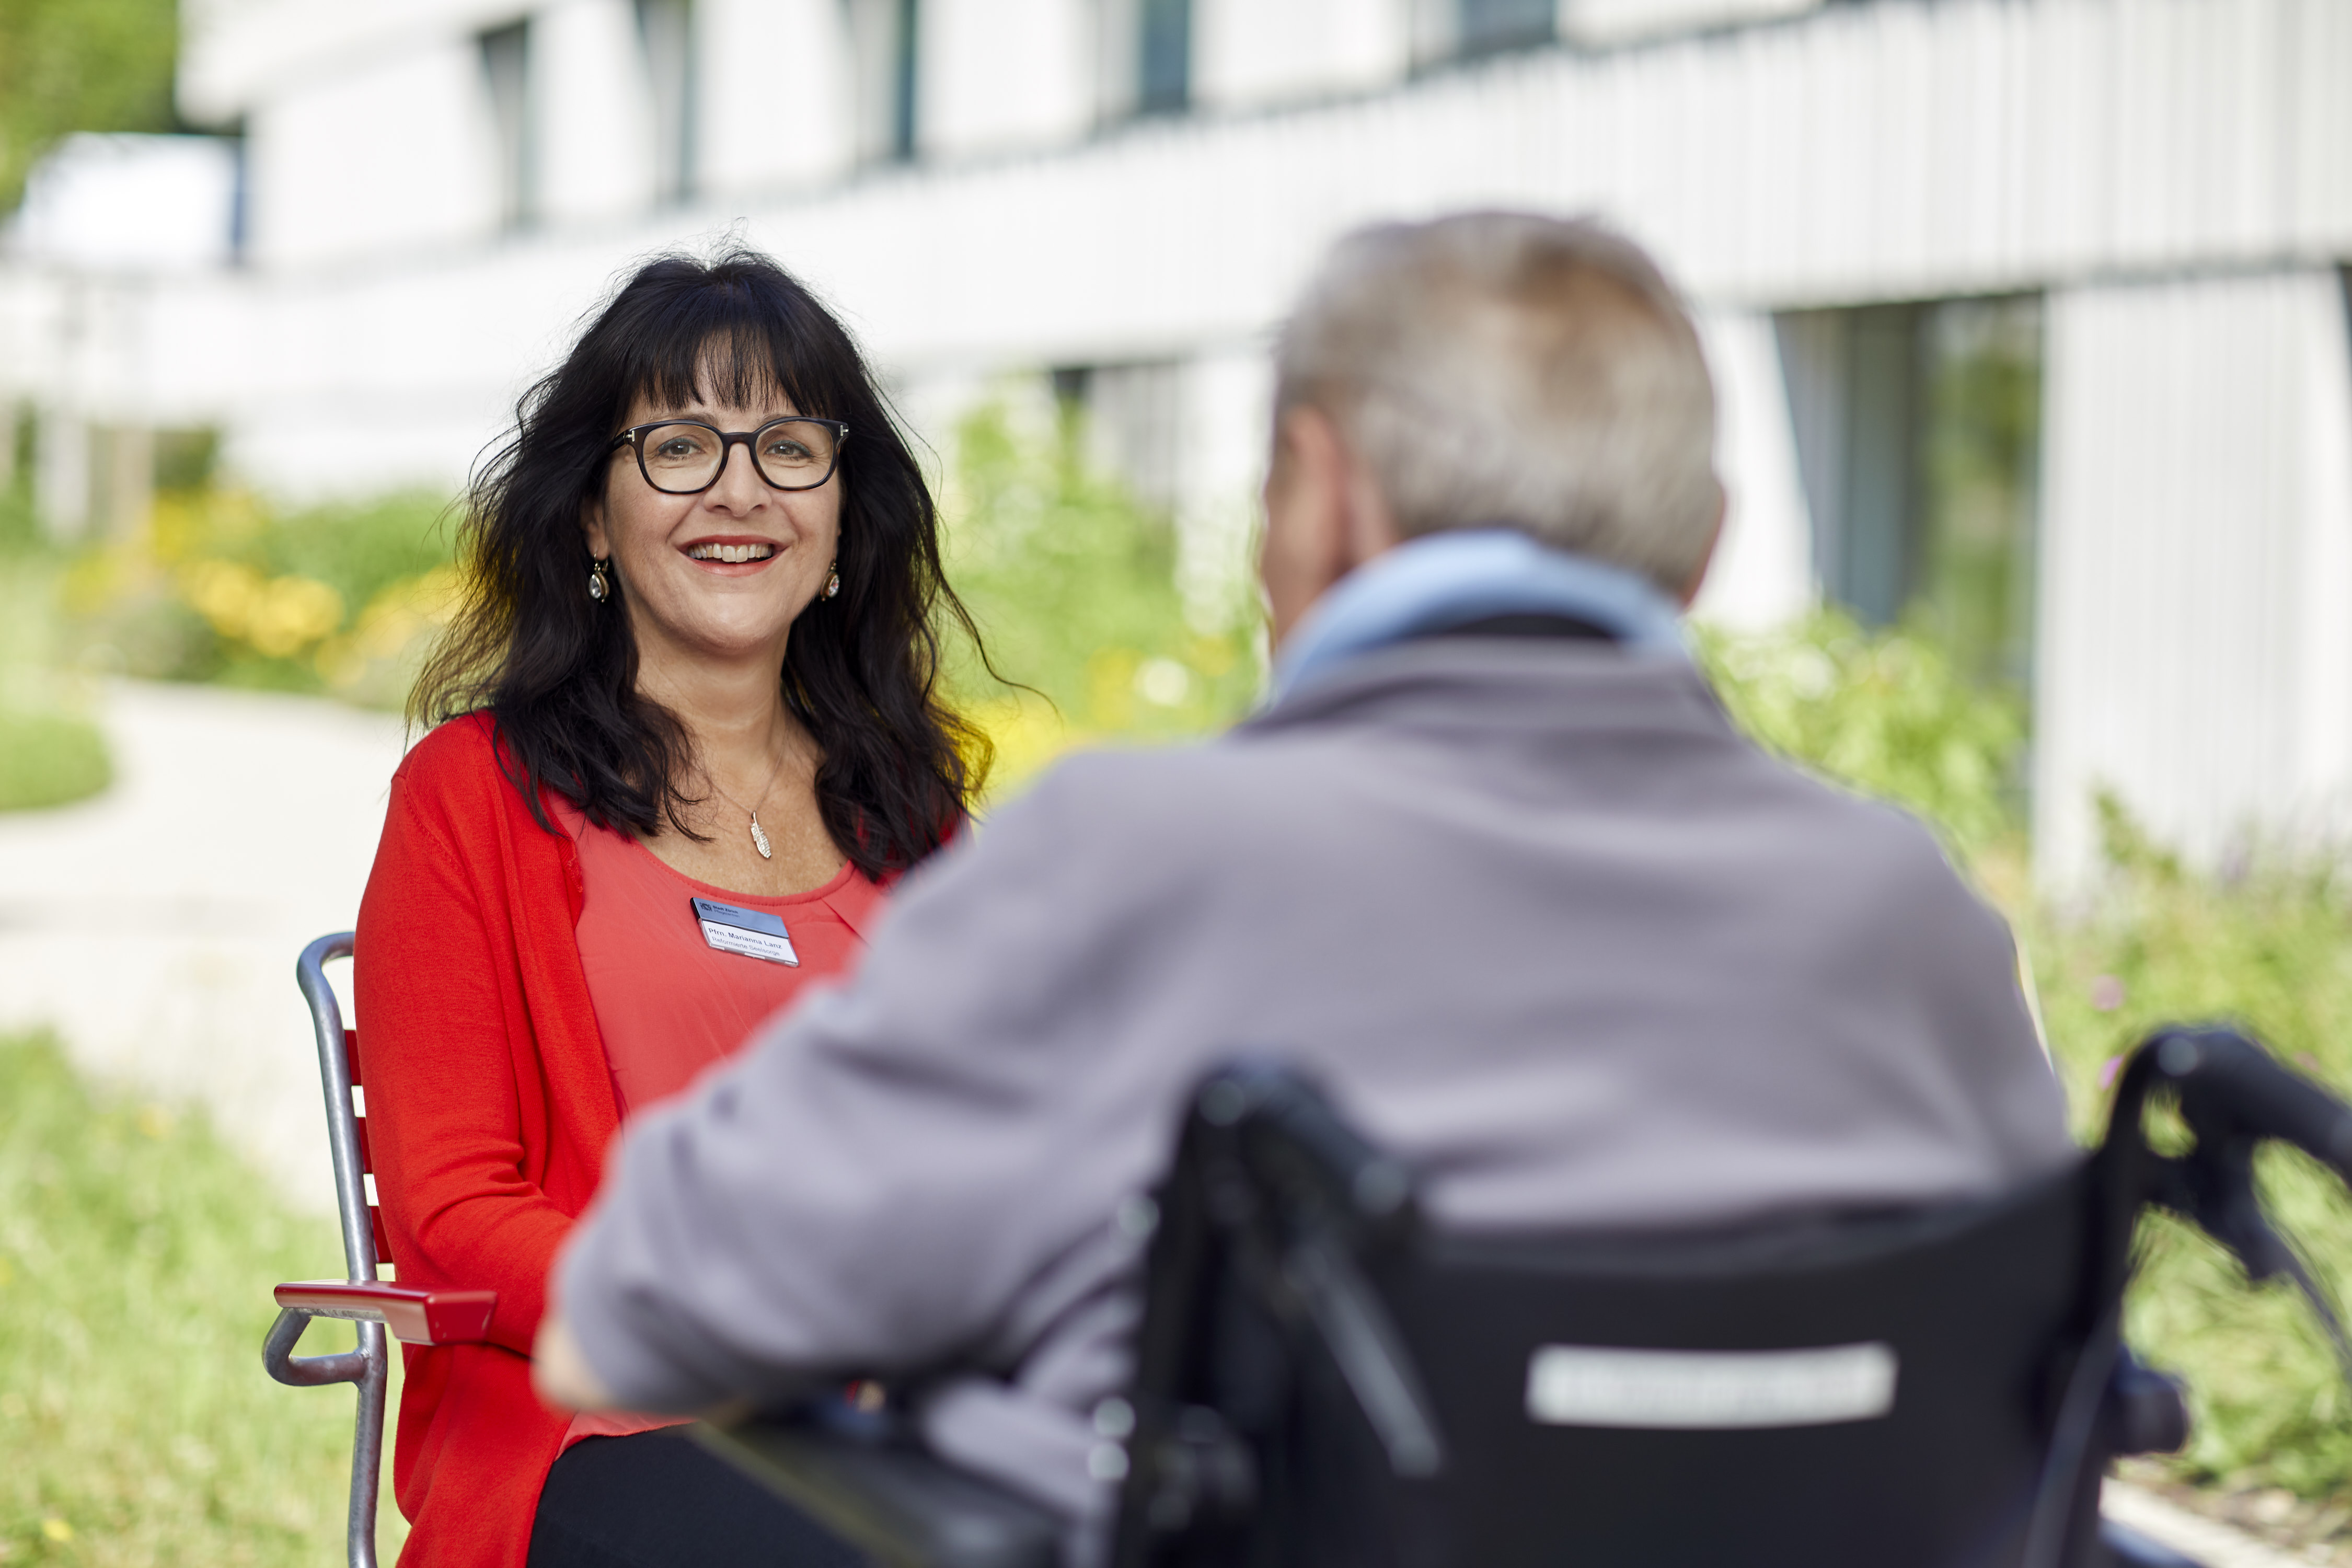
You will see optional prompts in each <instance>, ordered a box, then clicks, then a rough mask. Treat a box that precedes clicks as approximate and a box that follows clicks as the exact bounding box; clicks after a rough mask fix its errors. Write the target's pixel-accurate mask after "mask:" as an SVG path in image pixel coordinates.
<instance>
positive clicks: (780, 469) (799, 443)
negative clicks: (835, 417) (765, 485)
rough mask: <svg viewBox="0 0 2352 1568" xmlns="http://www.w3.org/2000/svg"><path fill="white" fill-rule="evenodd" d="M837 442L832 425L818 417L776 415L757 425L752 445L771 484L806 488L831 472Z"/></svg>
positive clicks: (789, 488) (780, 486)
mask: <svg viewBox="0 0 2352 1568" xmlns="http://www.w3.org/2000/svg"><path fill="white" fill-rule="evenodd" d="M839 444H840V438H839V437H838V436H836V435H835V431H834V428H833V426H830V425H827V424H824V422H823V421H821V420H815V419H779V420H777V421H776V422H775V423H773V424H772V425H763V426H761V427H760V434H759V437H758V438H757V439H756V440H754V441H753V442H752V446H751V449H752V451H753V452H754V453H756V454H757V455H758V457H759V459H760V472H761V473H762V474H764V475H766V476H767V479H768V482H769V483H770V484H772V485H774V486H777V487H778V488H779V489H788V490H791V489H810V488H812V487H814V486H816V485H821V484H823V483H824V481H825V478H826V476H827V475H829V474H831V473H832V472H833V458H834V448H835V447H836V446H838V445H839Z"/></svg>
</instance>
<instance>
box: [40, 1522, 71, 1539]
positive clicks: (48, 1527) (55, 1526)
mask: <svg viewBox="0 0 2352 1568" xmlns="http://www.w3.org/2000/svg"><path fill="white" fill-rule="evenodd" d="M41 1533H42V1534H43V1535H46V1536H47V1537H48V1538H49V1539H50V1540H51V1541H54V1542H58V1543H60V1544H63V1543H64V1542H68V1541H71V1540H72V1539H73V1526H72V1525H70V1524H68V1523H67V1522H66V1521H64V1520H62V1519H45V1520H43V1521H41Z"/></svg>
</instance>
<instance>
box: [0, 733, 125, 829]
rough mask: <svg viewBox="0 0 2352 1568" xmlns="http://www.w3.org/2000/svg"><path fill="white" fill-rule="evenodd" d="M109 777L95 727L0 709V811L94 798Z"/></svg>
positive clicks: (103, 746) (103, 742)
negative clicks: (92, 796) (90, 796)
mask: <svg viewBox="0 0 2352 1568" xmlns="http://www.w3.org/2000/svg"><path fill="white" fill-rule="evenodd" d="M113 776H114V769H113V764H112V763H111V762H110V761H109V759H108V757H107V752H106V737H105V736H103V735H101V734H100V732H99V730H98V726H97V725H95V724H92V723H90V722H89V721H87V720H83V719H77V718H74V717H71V716H69V715H68V714H64V713H47V712H39V711H34V712H25V711H21V710H11V709H6V708H0V811H27V810H32V809H35V808H37V807H40V806H45V805H66V804H68V803H69V802H72V801H77V800H81V799H84V798H86V797H88V796H89V795H96V794H97V793H98V792H99V791H100V790H102V789H104V788H105V787H106V786H107V784H109V783H110V782H111V780H112V779H113Z"/></svg>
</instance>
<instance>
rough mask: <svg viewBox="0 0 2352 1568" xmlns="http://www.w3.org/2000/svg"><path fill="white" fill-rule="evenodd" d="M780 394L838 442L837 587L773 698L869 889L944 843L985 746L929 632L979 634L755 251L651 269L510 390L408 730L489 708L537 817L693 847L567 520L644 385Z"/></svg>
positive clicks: (883, 445) (845, 382) (856, 386)
mask: <svg viewBox="0 0 2352 1568" xmlns="http://www.w3.org/2000/svg"><path fill="white" fill-rule="evenodd" d="M776 392H781V393H782V395H784V396H785V397H787V398H789V399H790V400H791V402H792V405H793V407H794V408H796V409H798V410H799V411H800V412H802V413H803V414H813V415H819V416H824V417H827V418H833V419H840V420H844V421H845V422H846V423H847V424H848V426H849V429H850V437H849V440H848V442H847V443H846V444H845V446H844V447H842V449H841V468H840V472H839V476H838V478H839V483H840V484H841V487H842V500H841V542H840V552H839V556H838V559H839V562H840V572H841V592H840V594H839V595H838V596H837V597H835V598H832V599H818V600H816V601H814V603H812V604H811V605H809V607H808V608H807V609H806V610H804V611H803V612H802V614H801V616H800V618H799V619H798V620H796V621H794V622H793V629H792V636H791V640H790V644H789V647H788V649H787V652H786V654H785V658H784V668H783V696H784V702H785V704H786V706H788V707H789V708H790V709H791V710H792V711H793V715H794V716H795V717H796V718H798V719H799V720H800V721H801V722H802V723H803V724H805V725H807V726H808V730H809V733H810V734H811V735H812V736H813V737H814V739H815V741H816V743H817V745H818V746H819V747H820V748H821V749H822V751H823V752H824V762H823V763H821V764H820V765H819V767H818V769H817V774H816V797H817V805H818V808H819V810H820V811H821V812H822V813H823V815H824V826H825V827H826V829H827V831H829V832H830V833H831V834H832V836H833V840H834V842H835V844H837V845H839V846H840V847H842V849H843V850H844V851H845V853H846V854H847V855H848V856H849V858H850V859H851V860H852V861H854V862H855V863H856V866H857V868H858V869H859V870H861V871H863V872H865V873H866V875H867V876H869V877H878V876H880V875H882V874H883V873H884V872H887V871H893V870H899V869H903V868H907V867H908V866H911V865H913V864H914V863H915V862H917V861H919V860H920V859H922V858H923V857H925V856H926V855H929V853H930V852H931V851H932V850H934V849H936V848H938V847H940V843H941V841H942V840H943V839H944V838H945V837H946V836H947V835H948V834H950V833H951V832H953V831H954V829H955V826H956V825H957V823H958V822H959V821H960V820H961V818H962V816H963V815H964V813H965V811H966V810H967V808H968V806H969V805H970V802H971V795H972V794H973V792H974V791H975V790H976V789H977V788H978V787H979V784H980V778H981V775H982V773H983V772H984V770H985V769H986V766H987V762H988V745H987V742H986V740H985V739H984V738H983V737H982V736H981V735H980V734H979V732H978V731H975V730H974V729H972V728H971V726H969V725H968V724H966V723H965V722H964V721H962V720H961V719H960V718H959V717H958V716H957V715H956V714H955V713H954V712H953V711H952V710H950V708H949V707H948V706H947V704H946V703H945V702H944V701H943V700H942V699H941V697H940V689H939V680H940V623H941V622H942V620H945V621H947V622H950V623H952V625H953V626H954V627H955V628H956V629H959V630H961V632H962V633H963V634H964V635H966V636H969V637H972V638H973V644H974V647H978V643H979V634H978V633H977V631H976V630H975V629H974V628H973V626H972V623H971V616H970V615H969V614H968V613H967V612H966V611H965V609H964V607H963V605H962V602H961V601H960V600H959V599H957V597H956V596H955V593H954V591H953V590H952V589H950V587H949V586H948V584H947V582H946V579H945V578H944V577H943V576H942V574H941V573H940V541H939V518H938V513H937V510H936V509H935V508H934V507H933V505H932V501H931V495H930V491H929V488H928V487H926V486H925V484H924V483H923V477H922V474H921V472H920V470H919V468H917V467H916V464H915V458H914V454H913V453H912V452H910V451H909V450H908V447H907V442H906V439H905V437H903V436H902V435H901V434H900V432H899V430H898V425H897V423H896V422H895V420H894V419H893V418H892V416H891V412H890V409H889V407H888V405H887V402H886V401H885V399H884V396H883V395H882V393H881V391H880V390H879V389H878V388H877V386H876V385H875V382H874V376H873V374H872V372H870V371H869V370H868V369H867V368H866V362H865V360H864V359H863V358H862V357H861V356H860V355H859V353H858V352H857V348H856V344H855V343H853V342H851V341H850V337H849V334H848V332H847V331H845V330H844V329H843V327H842V325H841V323H840V322H839V321H835V319H834V317H833V315H832V313H831V312H829V311H828V310H825V308H824V306H823V305H822V304H820V303H818V302H817V300H816V298H815V296H814V295H813V294H811V293H810V292H809V291H808V289H806V288H804V287H803V286H802V284H801V283H800V282H799V280H798V279H794V278H793V276H792V275H791V274H790V273H788V272H786V271H785V270H784V269H783V268H782V267H779V266H778V265H776V263H775V262H774V261H772V260H771V259H770V258H767V257H765V256H761V255H760V254H758V253H757V252H755V251H751V250H742V249H737V250H732V251H730V252H727V253H726V254H723V255H721V256H719V257H718V258H716V259H715V260H712V261H709V262H702V261H697V260H693V259H690V258H685V257H677V256H670V257H664V258H660V259H658V260H656V261H651V262H648V263H646V265H645V266H644V267H641V268H638V269H637V271H636V274H635V276H634V277H632V278H631V279H629V280H628V282H627V283H626V284H625V285H624V286H623V288H622V289H621V290H620V292H619V293H617V294H616V295H614V298H613V300H612V302H611V303H610V304H608V305H606V306H605V307H604V310H603V311H602V312H601V313H599V314H598V315H597V316H596V318H595V319H594V320H593V321H591V322H590V323H589V325H588V328H587V330H586V331H583V333H582V334H581V336H580V341H579V342H578V343H576V344H575V345H574V346H573V348H572V353H570V354H569V355H568V356H566V357H565V359H564V361H563V363H562V364H561V365H559V366H558V367H557V368H556V369H555V371H554V372H553V373H552V374H550V375H548V376H546V377H545V378H544V379H542V380H541V381H540V382H539V383H538V384H535V385H534V386H532V387H531V388H530V391H529V392H527V393H525V394H524V395H523V396H522V398H521V400H520V402H519V403H518V404H517V405H516V408H515V427H514V430H513V432H512V434H511V435H510V437H509V438H508V440H507V441H506V442H505V443H504V445H502V446H501V447H499V448H498V449H497V450H496V451H495V452H494V453H492V454H491V455H490V456H489V457H488V458H487V459H486V461H485V462H484V463H483V465H482V466H481V467H480V468H479V469H478V471H477V472H476V475H475V478H474V480H473V483H472V485H471V487H470V489H469V492H468V496H467V509H466V515H465V520H464V521H463V523H462V524H461V525H460V528H459V531H458V556H459V563H460V565H461V568H462V572H463V577H464V580H465V583H466V588H467V595H466V598H465V601H464V603H463V606H462V608H461V609H460V611H459V613H458V615H457V619H456V621H455V622H454V623H453V624H452V625H451V626H450V628H449V630H448V633H447V634H446V636H445V637H443V638H442V640H441V642H440V644H439V645H438V646H437V647H436V648H435V650H434V652H433V654H432V656H431V658H429V659H428V660H427V661H426V664H425V669H424V671H423V673H422V675H421V676H420V678H419V679H418V681H417V684H416V688H415V692H414V693H413V694H412V695H411V696H410V698H409V709H408V711H409V718H410V720H411V721H413V722H416V723H419V724H426V725H430V724H437V723H439V722H441V721H444V720H446V719H451V718H455V717H457V716H458V715H460V714H464V713H470V712H476V711H479V710H484V709H487V710H489V712H490V713H491V715H492V716H493V717H494V719H495V721H496V722H497V726H498V736H499V761H500V765H501V766H502V767H504V768H505V769H506V771H507V773H508V776H509V778H511V779H512V780H513V781H514V784H515V785H516V787H517V788H519V789H520V790H521V791H522V793H523V798H524V799H525V800H527V801H529V802H530V807H531V811H532V814H533V815H534V816H538V817H539V819H540V822H541V826H548V823H547V817H546V815H545V813H544V812H543V811H542V810H541V804H540V791H541V787H542V786H545V787H551V788H553V789H554V790H556V791H558V792H559V793H561V794H562V795H566V796H568V797H570V798H571V799H572V801H573V802H575V803H576V804H577V805H579V807H580V809H581V811H582V812H583V814H584V815H585V816H587V817H588V819H589V820H590V821H592V822H596V823H600V824H603V825H604V826H614V827H624V826H625V827H626V828H628V829H631V830H634V831H635V832H636V833H638V834H641V835H645V836H647V837H651V836H652V835H654V834H655V833H656V831H658V829H659V827H660V826H661V824H662V822H663V821H664V820H665V819H667V821H668V822H669V824H670V825H671V826H674V827H676V828H677V831H679V832H680V833H684V834H687V835H688V837H694V835H693V834H692V832H691V830H690V829H689V828H688V826H687V825H686V823H685V821H684V819H683V817H682V816H681V808H682V807H685V806H688V805H696V804H698V799H697V797H695V796H693V795H687V794H685V793H684V792H683V790H682V789H681V788H680V783H681V781H682V780H687V779H690V778H691V776H692V774H693V772H694V768H695V758H694V756H693V754H692V743H691V742H690V741H689V740H688V736H687V734H686V731H685V729H684V727H683V726H682V725H680V723H679V722H678V721H677V718H676V716H675V715H673V714H672V713H671V712H670V711H669V710H667V709H666V708H664V707H663V706H661V704H659V703H657V702H654V701H650V700H647V699H646V698H645V697H644V696H643V695H641V694H640V693H639V692H638V690H637V647H636V639H635V637H634V636H633V635H632V634H631V632H630V629H629V617H628V616H626V615H625V614H621V613H618V612H619V611H620V610H621V609H622V608H623V606H622V605H621V604H620V603H619V602H617V601H616V602H614V603H612V604H606V605H598V604H597V603H595V602H594V601H593V600H592V599H591V598H590V597H589V595H588V591H587V584H588V566H589V556H588V546H587V542H586V539H585V536H584V535H583V531H582V527H581V520H582V513H583V508H584V507H586V506H587V504H588V503H589V502H590V501H592V500H595V499H596V498H598V497H599V496H601V495H602V494H603V490H604V483H605V476H606V474H607V472H608V471H609V469H610V467H611V459H610V456H609V449H608V448H609V444H610V443H611V441H612V438H613V435H614V432H615V431H616V430H618V429H619V428H620V427H621V426H622V423H623V422H624V420H625V418H626V417H627V415H628V411H629V409H630V408H631V407H632V406H633V405H635V401H636V399H637V398H638V396H639V395H645V396H647V397H650V398H651V399H652V400H654V401H655V402H656V403H658V404H664V405H670V406H681V405H686V404H688V403H690V402H692V401H694V400H695V398H696V397H697V396H698V395H707V396H709V398H710V399H711V400H712V401H714V402H720V403H733V404H739V405H741V404H756V403H759V402H761V401H763V400H765V399H766V398H767V397H769V396H770V395H773V394H774V393H776ZM615 586H616V587H617V586H618V584H615ZM985 658H986V655H985V654H984V653H983V654H982V659H983V661H984V660H985ZM551 830H552V829H551Z"/></svg>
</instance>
